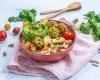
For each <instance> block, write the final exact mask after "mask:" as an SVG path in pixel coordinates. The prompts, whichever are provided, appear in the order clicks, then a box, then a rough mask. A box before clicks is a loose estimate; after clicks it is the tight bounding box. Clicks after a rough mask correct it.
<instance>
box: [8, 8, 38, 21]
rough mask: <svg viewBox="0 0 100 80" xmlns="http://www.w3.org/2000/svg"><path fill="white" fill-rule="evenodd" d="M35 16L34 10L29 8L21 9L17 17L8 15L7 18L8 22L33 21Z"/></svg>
mask: <svg viewBox="0 0 100 80" xmlns="http://www.w3.org/2000/svg"><path fill="white" fill-rule="evenodd" d="M35 16H36V10H35V9H31V10H26V9H23V10H22V11H21V12H20V13H19V15H18V16H17V17H10V18H8V21H9V22H17V21H30V22H32V21H35Z"/></svg>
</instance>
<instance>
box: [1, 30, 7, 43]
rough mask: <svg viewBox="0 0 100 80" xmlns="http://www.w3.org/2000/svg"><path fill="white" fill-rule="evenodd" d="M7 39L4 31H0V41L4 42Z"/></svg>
mask: <svg viewBox="0 0 100 80" xmlns="http://www.w3.org/2000/svg"><path fill="white" fill-rule="evenodd" d="M6 38H7V33H6V32H5V31H0V41H4V40H5V39H6Z"/></svg>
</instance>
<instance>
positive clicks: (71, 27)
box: [19, 20, 76, 56]
mask: <svg viewBox="0 0 100 80" xmlns="http://www.w3.org/2000/svg"><path fill="white" fill-rule="evenodd" d="M49 21H56V22H59V23H63V24H65V25H67V26H68V28H70V29H71V31H72V32H73V33H74V40H73V42H72V44H71V45H70V46H69V47H68V48H64V49H65V50H68V49H70V48H71V47H72V46H73V44H74V43H75V41H76V32H75V30H74V29H73V26H72V25H71V24H70V22H68V21H66V22H63V21H59V20H49ZM21 37H22V35H21V33H20V37H19V42H20V47H21V48H22V49H24V52H25V53H27V52H28V54H30V53H31V55H38V56H54V55H57V54H51V55H45V54H40V52H36V53H34V52H32V51H30V50H28V49H25V48H23V47H22V45H21ZM26 50H27V52H26ZM65 50H64V51H65ZM57 52H59V53H58V54H61V53H62V52H63V51H61V52H60V51H57Z"/></svg>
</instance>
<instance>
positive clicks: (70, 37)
mask: <svg viewBox="0 0 100 80" xmlns="http://www.w3.org/2000/svg"><path fill="white" fill-rule="evenodd" d="M63 37H64V38H65V39H66V40H73V39H74V37H75V36H74V34H73V33H72V32H70V31H68V32H64V33H63Z"/></svg>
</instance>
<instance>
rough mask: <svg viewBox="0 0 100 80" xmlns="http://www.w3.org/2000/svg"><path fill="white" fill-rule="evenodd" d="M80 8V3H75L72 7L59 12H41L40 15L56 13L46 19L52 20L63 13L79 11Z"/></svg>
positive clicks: (69, 6)
mask: <svg viewBox="0 0 100 80" xmlns="http://www.w3.org/2000/svg"><path fill="white" fill-rule="evenodd" d="M80 8H81V3H80V2H73V3H71V4H70V5H68V6H67V7H66V8H63V9H58V10H51V11H44V12H41V13H40V14H49V13H54V14H52V15H50V16H47V17H45V19H51V18H53V17H56V16H58V15H60V14H61V13H64V12H66V11H74V10H78V9H80Z"/></svg>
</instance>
